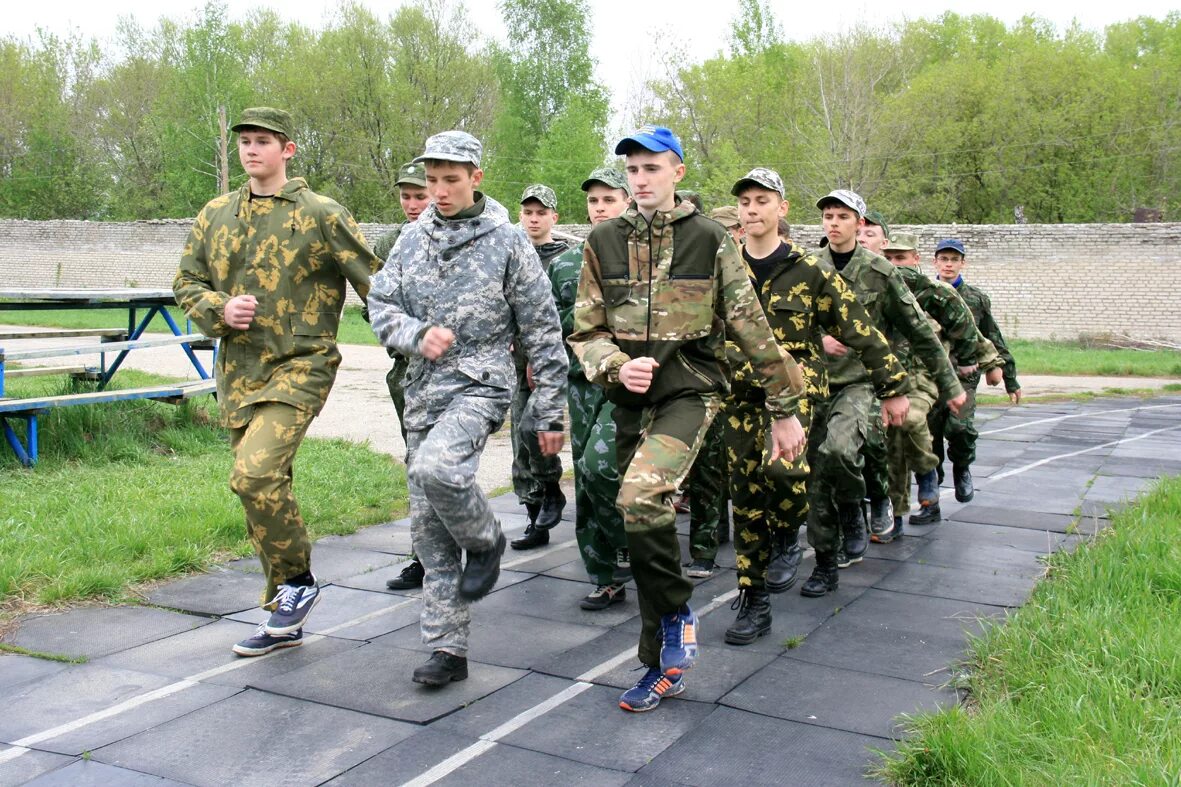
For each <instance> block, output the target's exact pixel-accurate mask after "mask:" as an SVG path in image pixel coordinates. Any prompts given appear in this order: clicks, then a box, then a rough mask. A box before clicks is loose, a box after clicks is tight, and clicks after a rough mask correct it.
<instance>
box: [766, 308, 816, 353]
mask: <svg viewBox="0 0 1181 787" xmlns="http://www.w3.org/2000/svg"><path fill="white" fill-rule="evenodd" d="M812 312H813V310H812V307H811V306H808V305H807V304H805V303H804V302H803V301H802V300H800V299H799V298H781V297H779V296H775V295H773V296H771V303H770V309H769V310H768V314H767V319H768V321H769V322H770V323H771V331H772V333H774V334H775V341H777V342H779V343H780V344H782V345H783V346H784V347H785V348H786V349H788V350H800V349H803V348H805V347H806V346H808V343H809V342H810V340H811V337H812V334H813V331H814V320H813V316H814V315H813V313H812Z"/></svg>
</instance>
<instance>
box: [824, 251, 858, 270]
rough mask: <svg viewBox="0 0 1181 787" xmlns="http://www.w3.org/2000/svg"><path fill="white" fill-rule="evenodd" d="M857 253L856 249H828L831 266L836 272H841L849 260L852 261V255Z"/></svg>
mask: <svg viewBox="0 0 1181 787" xmlns="http://www.w3.org/2000/svg"><path fill="white" fill-rule="evenodd" d="M856 251H857V247H856V246H854V247H853V248H851V249H849V250H848V251H837V250H836V249H832V248H830V249H829V250H828V253H829V254H831V255H832V265H833V267H834V268H836V269H837V270H838V271H843V270H844V269H845V266H846V265H848V264H849V260H851V259H853V254H854V253H855V252H856Z"/></svg>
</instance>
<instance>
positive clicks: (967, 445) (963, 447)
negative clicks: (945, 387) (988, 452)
mask: <svg viewBox="0 0 1181 787" xmlns="http://www.w3.org/2000/svg"><path fill="white" fill-rule="evenodd" d="M960 382H961V383H962V384H963V386H964V392H965V393H967V394H968V400H967V401H966V402H964V406H963V407H961V408H960V414H959V415H953V414H952V412H951V410H948V409H947V405H946V404H940V405H939V406H938V407H935V408H933V409H932V410H931V415H930V417H929V418H928V420H927V423H928V424H929V425H930V427H931V441H932V443H931V447H932V448H933V449H934V451H935V457H936V458H937V459H938V460H939V464H940V465H942V464H943V441H944V439H946V440H947V457H948V458H949V459H951V463H952V464H953V465H955V466H956V467H967V466H968V465H970V464H972V463H973V462H975V461H976V438H977V437H979V436H980V433H979V432H977V431H976V425H975V423H973V421H974V420H975V418H976V388H977V386H979V385H980V372H972V373H971V374H970V375H968V376H967V377H961V378H960Z"/></svg>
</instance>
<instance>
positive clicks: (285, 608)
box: [264, 584, 320, 636]
mask: <svg viewBox="0 0 1181 787" xmlns="http://www.w3.org/2000/svg"><path fill="white" fill-rule="evenodd" d="M319 602H320V588H319V587H318V586H316V585H314V584H313V585H279V592H278V593H276V594H275V597H274V598H273V599H271V600H270V602H268V603H267V606H268V607H270V606H274V608H275V611H274V612H272V613H271V617H270V618H269V619H268V620H267V622H266V623H265V624H264V625H265V626H266V630H267V633H268V634H273V635H275V636H279V635H281V634H290V633H291V632H293V631H297V630H299V629H301V628H303V623H304V621H305V620H307V617H308V615H310V614H311V613H312V608H313V607H315V606H316V604H318V603H319Z"/></svg>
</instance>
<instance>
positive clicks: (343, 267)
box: [172, 178, 381, 425]
mask: <svg viewBox="0 0 1181 787" xmlns="http://www.w3.org/2000/svg"><path fill="white" fill-rule="evenodd" d="M380 267H381V262H380V260H378V259H377V257H376V256H375V255H374V254H373V252H371V251H370V250H369V247H368V246H367V245H366V243H365V238H364V236H363V235H362V234H361V231H360V229H359V228H358V227H357V223H356V222H355V221H354V220H353V217H352V216H351V215H350V214H349V212H348V211H347V210H345V209H344V208H342V207H341V206H340V205H338V204H337V203H335V202H333V201H332V200H330V199H328V198H327V197H323V196H320V195H319V194H316V193H315V192H313V191H312V190H311V189H309V188H308V186H307V183H306V182H305V181H304V180H303V179H302V178H292V179H291V180H289V181H287V184H286V185H285V186H283V188H282V189H281V190H280V191H279V193H278V194H276V195H275V196H274V197H273V198H267V199H255V200H251V199H250V186H249V184H246V185H244V186H242V188H240V189H239V190H238V191H234V192H230V193H229V194H222V195H221V196H220V197H217V198H215V199H213V200H210V201H209V203H208V204H206V205H205V207H204V208H202V209H201V212H200V213H198V214H197V218H196V220H195V221H194V222H193V229H192V230H191V231H190V232H189V238H188V240H187V241H186V243H185V247H184V252H183V253H182V255H181V260H180V269H179V270H178V271H177V274H176V279H175V280H174V281H173V283H172V289H173V291H174V292H175V293H176V302H177V303H178V304H180V306H181V307H182V308H183V309H184V310H185V314H187V315H188V316H189V318H190V319H192V321H193V322H194V323H196V325H197V326H198V327H199V328H200V329H201V331H202V332H203V333H204V334H205V335H207V336H219V337H223V339H222V342H221V346H220V348H219V349H218V353H217V394H218V403H219V405H220V407H221V412H222V420H223V423H226V424H232V425H237V424H238V422H239V421H240V419H239V418H236V417H235V413H237V412H238V411H240V410H242V409H244V408H248V407H250V406H252V405H255V404H258V403H260V402H283V403H286V404H290V405H293V406H295V407H299V408H302V409H305V410H311V411H312V412H319V410H320V408H321V407H323V406H324V401H325V399H327V398H328V392H329V390H331V388H332V383H333V380H334V379H335V378H336V369H337V367H338V366H340V351H339V350H337V348H336V331H337V328H338V327H339V325H340V312H341V308H342V307H343V305H344V294H345V289H344V288H345V281H346V280H347V281H348V282H349V283H350V284H352V286H353V289H355V290H356V291H357V294H358V295H360V296H361V297H362V298H364V297H365V296H366V294H367V293H368V292H369V275H370V273H372V272H375V271H376V270H377V269H378V268H380ZM236 295H253V296H255V297H256V298H257V299H258V307H257V310H256V311H255V314H254V321H253V322H252V323H251V325H250V327H249V328H247V329H246V330H244V331H238V330H233V329H231V328H230V327H229V326H227V325H226V323H225V305H226V302H227V301H228V300H229V299H230V298H231V297H234V296H236Z"/></svg>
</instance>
